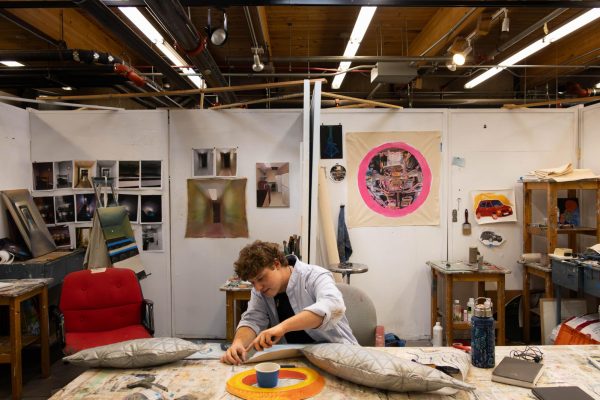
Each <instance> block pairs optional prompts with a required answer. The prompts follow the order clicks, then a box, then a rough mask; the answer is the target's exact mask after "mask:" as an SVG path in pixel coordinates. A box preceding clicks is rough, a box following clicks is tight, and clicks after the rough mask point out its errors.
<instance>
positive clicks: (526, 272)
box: [522, 266, 531, 344]
mask: <svg viewBox="0 0 600 400" xmlns="http://www.w3.org/2000/svg"><path fill="white" fill-rule="evenodd" d="M523 267H524V268H523V301H522V306H523V308H522V309H523V341H524V342H525V344H529V341H530V337H529V333H530V329H531V328H530V324H529V321H530V318H531V315H530V314H529V313H530V309H529V308H530V302H531V300H530V296H529V283H530V282H529V281H530V277H529V270H528V267H527V266H523Z"/></svg>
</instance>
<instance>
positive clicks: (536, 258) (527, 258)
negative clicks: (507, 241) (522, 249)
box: [521, 253, 542, 262]
mask: <svg viewBox="0 0 600 400" xmlns="http://www.w3.org/2000/svg"><path fill="white" fill-rule="evenodd" d="M521 260H523V262H540V261H541V260H542V254H541V253H525V254H522V255H521Z"/></svg>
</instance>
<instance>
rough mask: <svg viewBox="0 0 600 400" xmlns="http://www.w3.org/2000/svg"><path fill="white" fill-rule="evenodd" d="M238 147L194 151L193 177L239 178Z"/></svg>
mask: <svg viewBox="0 0 600 400" xmlns="http://www.w3.org/2000/svg"><path fill="white" fill-rule="evenodd" d="M237 151H238V149H237V147H227V148H217V147H213V148H212V149H209V148H205V149H192V176H194V177H199V176H202V177H212V176H237Z"/></svg>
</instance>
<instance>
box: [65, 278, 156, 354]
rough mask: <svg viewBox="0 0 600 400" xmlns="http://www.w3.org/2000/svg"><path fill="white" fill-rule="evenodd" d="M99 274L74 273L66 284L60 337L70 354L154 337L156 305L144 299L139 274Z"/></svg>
mask: <svg viewBox="0 0 600 400" xmlns="http://www.w3.org/2000/svg"><path fill="white" fill-rule="evenodd" d="M96 271H97V270H84V271H76V272H72V273H70V274H68V275H67V276H66V277H65V280H64V282H63V286H62V292H61V296H60V305H59V308H60V312H59V324H61V325H62V326H61V327H60V329H59V334H61V333H62V337H61V340H62V342H63V345H64V352H65V353H66V354H72V353H76V352H78V351H80V350H83V349H87V348H90V347H96V346H103V345H106V344H111V343H117V342H123V341H125V340H131V339H141V338H149V337H152V334H153V333H154V316H153V303H152V301H150V300H145V299H144V298H143V297H142V289H141V287H140V284H139V282H138V279H137V277H136V275H135V273H134V272H133V271H132V270H130V269H125V268H107V269H106V270H105V271H103V272H96ZM61 314H62V315H61Z"/></svg>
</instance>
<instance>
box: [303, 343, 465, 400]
mask: <svg viewBox="0 0 600 400" xmlns="http://www.w3.org/2000/svg"><path fill="white" fill-rule="evenodd" d="M302 352H303V353H304V355H305V356H306V358H308V359H309V360H310V362H312V363H313V364H315V365H316V366H317V367H319V368H321V369H323V370H325V371H326V372H329V373H330V374H332V375H335V376H338V377H340V378H343V379H346V380H348V381H350V382H354V383H358V384H361V385H365V386H370V387H374V388H378V389H385V390H392V391H396V392H429V391H433V390H438V389H441V388H444V387H451V388H455V389H461V390H469V391H472V390H475V387H474V386H471V385H469V384H467V383H465V382H463V381H460V380H458V379H454V378H452V377H451V376H450V375H446V374H444V373H443V372H441V371H438V370H437V369H434V368H431V367H428V366H425V365H422V364H419V363H416V362H413V361H409V360H405V359H403V358H400V357H396V356H394V355H392V354H388V353H385V352H383V351H379V350H374V349H369V348H366V347H360V346H353V345H348V344H340V343H325V344H315V345H310V346H307V347H305V348H303V349H302Z"/></svg>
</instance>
